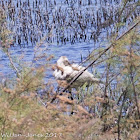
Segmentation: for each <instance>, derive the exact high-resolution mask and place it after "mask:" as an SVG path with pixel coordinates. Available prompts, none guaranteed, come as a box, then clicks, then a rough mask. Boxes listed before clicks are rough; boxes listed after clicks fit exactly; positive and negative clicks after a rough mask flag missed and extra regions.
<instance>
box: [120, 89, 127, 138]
mask: <svg viewBox="0 0 140 140" xmlns="http://www.w3.org/2000/svg"><path fill="white" fill-rule="evenodd" d="M126 94H127V88H126V89H125V90H124V91H123V101H122V106H121V108H120V114H119V116H118V140H120V121H121V116H122V109H123V106H124V102H125V98H126Z"/></svg>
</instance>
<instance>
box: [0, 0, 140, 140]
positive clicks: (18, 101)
mask: <svg viewBox="0 0 140 140" xmlns="http://www.w3.org/2000/svg"><path fill="white" fill-rule="evenodd" d="M6 2H7V3H6ZM8 2H9V3H8ZM72 2H73V1H71V3H70V2H69V1H65V4H68V5H72ZM100 2H103V1H102V0H101V1H100ZM5 3H6V4H9V7H8V8H9V9H8V10H12V13H13V12H15V11H14V10H16V9H14V8H13V7H12V5H11V3H12V0H10V1H5V2H4V1H2V2H1V3H0V50H1V51H2V53H3V54H6V56H7V58H8V59H9V63H10V67H11V68H12V69H13V71H14V72H15V74H13V76H12V78H8V77H3V78H1V79H0V108H1V109H0V139H1V140H15V139H18V140H35V139H37V140H46V139H48V140H49V139H51V140H56V139H57V140H59V139H64V140H74V139H78V140H88V139H89V140H100V139H105V140H125V139H130V140H139V139H140V92H139V91H140V28H139V26H140V17H139V15H136V13H137V12H136V10H137V6H138V4H139V2H137V1H133V0H131V1H127V0H124V1H123V2H121V6H120V7H119V8H118V9H116V11H117V12H116V13H117V14H116V15H115V16H117V17H114V18H113V19H112V20H108V19H107V20H106V21H105V22H104V23H106V25H107V26H106V27H105V24H104V27H103V24H101V23H102V22H101V20H100V18H98V20H97V21H98V22H97V23H96V22H94V23H93V24H95V23H96V26H97V27H98V28H101V27H103V28H106V29H107V28H109V27H110V26H112V25H114V27H113V28H114V29H113V31H112V32H111V33H110V36H107V37H106V38H107V39H108V42H109V43H108V45H106V46H105V47H104V48H102V47H98V48H97V49H94V48H93V51H92V52H91V53H90V54H89V56H88V57H87V58H86V59H85V60H83V61H82V62H83V63H86V62H87V63H88V64H87V67H85V69H84V70H83V71H82V72H84V71H85V70H86V69H88V68H89V67H93V68H95V69H96V70H98V68H97V67H98V66H103V67H104V71H103V74H101V73H99V72H98V71H97V72H96V73H97V74H96V76H98V77H99V78H102V80H103V81H104V82H105V85H104V86H100V85H96V84H95V85H91V86H90V87H88V88H87V85H86V84H84V85H83V86H82V87H81V88H80V89H79V90H78V91H76V90H74V89H73V90H72V96H73V99H74V100H71V99H70V98H69V96H70V95H69V94H70V93H68V92H67V89H68V88H69V87H70V86H71V84H73V82H75V81H76V79H77V78H78V77H79V76H80V75H81V74H82V72H81V73H79V74H78V75H76V76H75V77H74V78H73V79H72V80H71V82H70V83H65V82H64V83H63V82H60V83H59V81H58V83H57V88H55V86H54V81H52V80H48V81H47V83H46V82H45V81H44V78H45V76H46V71H47V68H48V67H49V68H53V64H50V60H52V59H53V58H54V56H53V55H47V53H44V52H45V51H48V50H47V45H46V44H47V43H48V40H49V41H50V40H52V38H53V37H52V36H53V33H55V30H56V29H57V27H56V26H54V27H52V28H50V24H49V23H48V22H49V21H48V20H47V21H48V22H47V23H46V30H47V32H48V33H47V35H46V36H45V37H41V38H40V39H39V41H34V44H35V47H34V57H33V61H32V62H31V63H29V64H28V62H25V61H23V60H22V57H24V55H23V56H20V57H17V56H14V57H13V56H12V55H11V50H10V49H11V46H12V45H13V44H14V43H15V42H18V43H19V42H20V41H19V40H20V39H19V38H18V37H17V38H18V39H17V38H16V37H15V33H14V32H13V31H12V30H10V29H9V28H8V27H9V25H10V24H9V23H8V20H7V18H9V15H10V14H8V13H7V10H6V7H4V4H5ZM39 3H41V1H38V0H36V1H35V3H34V6H35V5H36V6H35V7H36V9H37V7H39V6H38V5H39ZM105 3H106V2H105ZM26 4H28V6H29V5H30V3H29V1H28V2H27V3H26ZM26 4H25V3H21V1H20V2H19V3H17V8H19V7H20V8H21V6H23V5H24V6H25V5H26ZM47 4H50V3H49V2H48V3H47ZM53 4H54V5H56V1H54V3H53ZM78 4H79V5H81V6H82V4H83V1H82V0H79V3H78ZM88 4H89V6H90V5H91V4H93V3H92V1H91V0H89V1H88ZM52 7H53V6H52ZM130 7H131V8H130ZM12 8H13V9H12ZM33 8H34V7H33ZM71 8H73V9H71V10H72V11H71V12H74V11H75V9H74V6H73V7H71ZM127 9H128V11H127ZM22 12H23V11H22ZM22 12H21V13H22ZM57 12H58V13H57ZM57 12H56V15H57V16H56V17H57V18H54V17H53V18H54V21H53V22H54V25H55V23H56V22H57V24H56V25H57V26H58V25H59V27H62V28H61V29H62V30H61V31H63V32H64V30H65V27H64V26H63V24H62V23H63V22H64V23H65V20H64V21H63V19H65V17H64V15H65V13H63V11H62V9H61V8H60V9H59V11H57ZM23 13H24V12H23ZM23 13H22V14H23ZM105 13H106V12H105ZM22 14H21V15H22ZM24 14H25V15H26V14H27V13H26V12H25V13H24ZM24 14H23V15H24ZM44 14H45V13H44ZM47 14H48V13H46V15H47ZM59 14H60V15H59ZM82 14H84V13H81V16H79V15H74V13H72V15H71V18H70V20H71V21H72V20H76V21H75V25H74V22H71V25H74V27H75V28H74V29H73V31H74V30H75V32H76V31H78V32H77V33H78V34H77V35H76V34H75V35H74V36H75V37H74V38H73V43H76V39H77V40H78V41H79V40H80V41H81V40H86V36H88V35H89V34H88V35H87V32H85V29H86V28H88V27H87V26H89V24H88V23H89V21H90V20H91V19H90V18H88V16H87V19H88V20H87V21H86V18H83V17H84V16H85V15H82ZM98 14H99V13H98V12H97V15H98ZM23 15H22V16H21V17H20V18H21V19H22V18H23ZM40 16H41V10H40ZM37 17H38V16H37ZM74 17H75V18H74ZM96 17H97V16H96ZM105 17H106V18H107V15H104V20H105V19H106V18H105ZM13 18H15V17H14V15H13V14H11V19H13ZM44 18H45V17H44ZM24 20H25V19H24ZM40 20H41V17H40ZM62 21H63V22H62ZM93 21H96V20H93ZM107 22H108V23H107ZM60 23H61V24H60ZM128 23H129V24H128ZM28 24H29V25H30V23H28V21H27V22H26V25H25V26H27V25H28ZM69 24H70V22H69ZM69 24H68V25H65V26H67V27H69ZM39 25H40V24H38V28H40V27H41V25H40V26H39ZM11 26H12V25H11ZM25 26H21V31H23V29H24V27H25ZM77 26H78V27H77ZM76 27H77V28H76ZM90 27H92V26H90ZM11 28H12V27H11ZM36 28H37V27H36ZM42 28H43V24H42ZM48 28H49V29H48ZM98 28H97V30H98V31H96V32H95V34H97V36H94V34H93V36H92V37H93V38H92V37H91V39H93V40H95V38H98V37H99V36H98V33H99V32H100V31H102V30H101V29H98ZM76 29H78V30H76ZM42 30H44V28H43V29H42ZM61 31H59V33H60V32H61ZM29 32H30V31H29ZM17 33H18V32H17ZM23 33H25V32H24V31H23ZM30 35H32V34H30ZM59 35H60V34H59ZM59 35H58V36H57V43H58V42H59V43H60V42H61V43H62V44H63V43H66V39H65V35H63V37H62V34H61V35H60V36H59ZM106 35H107V34H106ZM68 36H69V34H68ZM71 37H72V36H71ZM15 38H16V39H15ZM46 38H47V39H46ZM48 38H50V39H48ZM58 38H59V39H58ZM32 39H33V38H32ZM32 39H31V40H32ZM27 40H28V39H25V38H24V39H23V40H22V41H21V42H22V43H25V42H28V43H29V42H30V41H31V40H30V41H29V40H28V41H27ZM46 40H47V41H46ZM67 41H68V40H67ZM69 41H70V42H71V41H72V38H71V39H70V40H69ZM37 42H38V43H37ZM46 42H47V43H46ZM49 43H50V42H49ZM44 44H45V45H44ZM42 45H44V46H43V49H42ZM62 51H63V50H62ZM0 59H1V58H0ZM40 61H43V62H44V63H43V64H42V63H40ZM37 63H38V64H39V65H36V64H37ZM0 69H2V66H1V65H0ZM9 73H10V71H9ZM1 75H3V74H1Z"/></svg>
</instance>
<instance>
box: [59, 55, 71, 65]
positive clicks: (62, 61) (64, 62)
mask: <svg viewBox="0 0 140 140" xmlns="http://www.w3.org/2000/svg"><path fill="white" fill-rule="evenodd" d="M57 65H58V66H60V67H65V66H69V65H70V63H69V61H68V58H67V57H66V56H61V57H60V58H59V59H58V60H57Z"/></svg>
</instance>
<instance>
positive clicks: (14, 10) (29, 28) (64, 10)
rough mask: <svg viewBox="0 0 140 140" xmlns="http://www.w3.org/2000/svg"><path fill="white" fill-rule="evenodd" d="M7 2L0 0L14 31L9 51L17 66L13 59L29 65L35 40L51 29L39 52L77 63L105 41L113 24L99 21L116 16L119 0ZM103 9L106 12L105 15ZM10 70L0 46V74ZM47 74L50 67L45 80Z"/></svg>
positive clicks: (51, 62)
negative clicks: (43, 49)
mask: <svg viewBox="0 0 140 140" xmlns="http://www.w3.org/2000/svg"><path fill="white" fill-rule="evenodd" d="M9 2H10V1H9V0H4V1H0V4H1V5H4V6H5V9H6V10H5V11H6V15H7V16H6V17H7V18H6V19H7V24H8V28H9V29H10V30H12V32H13V33H14V35H13V36H14V37H13V39H14V42H13V45H12V46H11V48H10V53H11V56H12V58H13V60H15V64H16V65H17V67H19V65H18V64H17V63H28V64H26V66H27V67H30V66H31V62H32V61H33V58H34V48H35V46H36V43H37V42H40V40H41V38H44V37H45V36H48V34H49V33H50V32H51V29H52V35H51V36H50V37H46V39H45V40H44V42H43V44H42V46H41V47H42V48H45V43H47V45H46V50H45V51H43V52H41V53H46V54H47V55H48V56H49V55H51V54H52V55H54V58H53V59H52V60H51V61H50V62H49V63H50V64H55V63H56V61H57V59H58V58H59V57H60V56H67V57H68V59H69V60H70V61H71V62H76V63H80V62H81V61H82V60H81V58H82V59H85V58H86V57H87V56H88V55H89V53H90V52H92V50H94V49H95V48H97V47H106V46H107V45H108V42H109V40H108V38H107V37H108V36H110V35H111V33H112V32H113V31H114V27H115V26H114V23H112V24H110V25H106V26H105V27H103V25H104V24H103V23H104V22H106V21H108V20H109V19H110V18H111V16H112V20H116V17H115V16H114V15H115V12H116V11H117V8H118V7H119V6H120V4H121V0H107V1H106V2H104V1H103V0H100V1H98V0H81V4H80V0H79V1H78V0H77V1H73V0H68V1H64V0H56V1H47V0H30V1H28V0H19V1H16V0H12V1H11V3H10V7H11V8H9V9H8V8H7V7H8V6H7V5H8V3H9ZM36 2H37V3H36ZM111 10H113V11H111ZM103 11H106V12H105V14H108V15H107V16H106V17H104V16H105V14H104V12H103ZM46 15H47V16H46ZM113 16H114V17H113ZM47 18H48V20H47ZM106 18H107V19H106ZM64 19H65V20H64ZM54 20H55V22H54ZM67 24H68V25H67ZM69 24H71V26H69ZM81 35H82V36H81ZM85 36H86V37H85ZM65 40H67V41H66V42H65ZM22 56H23V58H22ZM37 63H38V62H37ZM39 63H41V65H43V63H44V64H45V63H46V62H45V61H44V60H42V62H39ZM37 65H39V64H37ZM85 65H87V64H85ZM19 68H20V67H19ZM103 68H104V67H103V66H102V65H101V66H98V67H97V69H99V71H102V70H103ZM14 74H15V72H14V70H13V69H12V68H11V67H10V62H9V59H8V57H7V56H6V54H5V53H4V52H3V51H2V50H0V76H2V77H13V76H14ZM49 78H53V77H52V71H51V69H50V68H48V69H47V72H46V81H47V79H49Z"/></svg>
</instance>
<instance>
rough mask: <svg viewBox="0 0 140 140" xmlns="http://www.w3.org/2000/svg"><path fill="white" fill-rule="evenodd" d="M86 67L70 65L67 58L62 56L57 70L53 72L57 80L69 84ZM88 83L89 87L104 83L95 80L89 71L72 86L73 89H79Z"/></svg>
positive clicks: (58, 61)
mask: <svg viewBox="0 0 140 140" xmlns="http://www.w3.org/2000/svg"><path fill="white" fill-rule="evenodd" d="M84 68H85V67H82V66H79V65H78V64H70V63H69V61H68V58H67V57H66V56H61V57H60V58H59V59H58V60H57V64H56V69H55V70H54V72H53V75H54V77H55V78H56V80H60V82H61V81H63V80H65V81H66V82H67V83H69V82H70V81H71V80H72V79H73V78H74V77H75V76H76V75H77V74H78V73H79V72H80V71H82V70H83V69H84ZM85 83H87V84H88V85H90V84H92V83H102V82H101V81H100V80H99V79H98V78H95V77H94V75H93V74H91V73H90V72H89V71H88V70H86V71H84V72H83V73H82V74H81V75H80V76H79V77H78V79H77V80H76V81H75V82H74V83H73V84H72V85H71V88H75V89H77V88H78V87H81V86H82V85H84V84H85Z"/></svg>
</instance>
